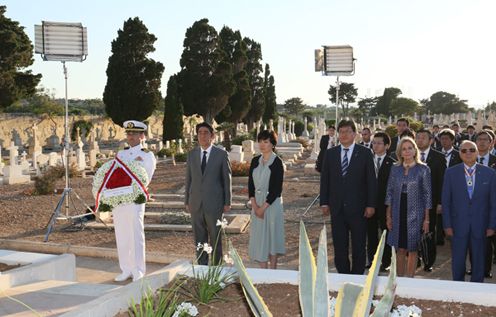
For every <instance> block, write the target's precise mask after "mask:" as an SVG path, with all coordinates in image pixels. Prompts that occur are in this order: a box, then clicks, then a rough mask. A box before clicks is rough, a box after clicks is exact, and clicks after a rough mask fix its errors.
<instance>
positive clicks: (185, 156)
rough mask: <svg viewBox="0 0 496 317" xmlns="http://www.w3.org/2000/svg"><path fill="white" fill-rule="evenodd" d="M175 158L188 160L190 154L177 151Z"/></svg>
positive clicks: (178, 160)
mask: <svg viewBox="0 0 496 317" xmlns="http://www.w3.org/2000/svg"><path fill="white" fill-rule="evenodd" d="M174 159H175V160H176V162H186V160H187V159H188V154H187V153H177V154H176V155H175V156H174Z"/></svg>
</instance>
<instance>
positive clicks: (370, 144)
mask: <svg viewBox="0 0 496 317" xmlns="http://www.w3.org/2000/svg"><path fill="white" fill-rule="evenodd" d="M358 144H360V145H363V146H364V147H366V148H368V149H371V150H372V141H370V142H369V146H368V147H367V146H365V142H363V141H362V142H360V143H358Z"/></svg>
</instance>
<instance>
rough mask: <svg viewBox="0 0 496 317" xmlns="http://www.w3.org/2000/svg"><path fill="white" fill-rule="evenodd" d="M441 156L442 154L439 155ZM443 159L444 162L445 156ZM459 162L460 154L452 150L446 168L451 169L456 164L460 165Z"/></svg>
mask: <svg viewBox="0 0 496 317" xmlns="http://www.w3.org/2000/svg"><path fill="white" fill-rule="evenodd" d="M441 154H443V153H441ZM443 155H444V154H443ZM444 158H445V162H446V156H445V157H444ZM461 162H462V159H461V158H460V152H458V150H455V149H453V152H452V153H451V157H450V161H449V164H448V167H453V166H455V165H457V164H460V163H461Z"/></svg>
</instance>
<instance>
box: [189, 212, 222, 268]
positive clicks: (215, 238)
mask: <svg viewBox="0 0 496 317" xmlns="http://www.w3.org/2000/svg"><path fill="white" fill-rule="evenodd" d="M217 219H222V213H220V214H219V215H217V216H214V215H210V214H207V213H205V212H204V210H203V208H201V207H200V210H198V211H194V212H192V213H191V225H192V227H193V234H194V237H195V248H197V246H198V244H199V243H201V244H202V245H203V244H204V243H206V242H208V244H209V245H210V246H211V247H212V249H213V251H212V253H211V255H210V257H211V261H210V264H212V265H218V264H220V263H221V261H222V231H221V230H220V229H221V227H220V226H217V225H216V223H217ZM196 258H197V261H198V264H200V265H208V258H209V255H208V254H207V252H205V251H204V250H203V249H199V250H198V248H197V251H196Z"/></svg>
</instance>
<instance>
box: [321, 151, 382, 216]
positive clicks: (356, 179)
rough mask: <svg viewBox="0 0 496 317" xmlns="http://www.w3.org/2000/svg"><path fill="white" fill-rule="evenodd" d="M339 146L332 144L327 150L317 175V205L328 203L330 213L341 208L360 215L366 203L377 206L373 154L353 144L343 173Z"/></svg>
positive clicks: (369, 205)
mask: <svg viewBox="0 0 496 317" xmlns="http://www.w3.org/2000/svg"><path fill="white" fill-rule="evenodd" d="M341 149H342V146H335V147H333V148H330V149H328V150H327V151H326V154H325V157H324V160H323V163H322V173H321V176H320V205H321V206H323V205H328V206H330V209H331V212H332V213H340V212H342V211H343V210H344V211H345V212H350V213H359V214H360V215H362V214H363V212H364V209H365V207H374V208H375V207H376V199H377V179H376V176H375V168H374V158H373V155H372V152H371V151H370V150H369V149H368V148H366V147H364V146H361V145H359V144H355V147H354V149H353V153H352V155H351V159H350V160H349V165H348V172H347V174H346V176H344V177H343V175H342V173H341Z"/></svg>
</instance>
